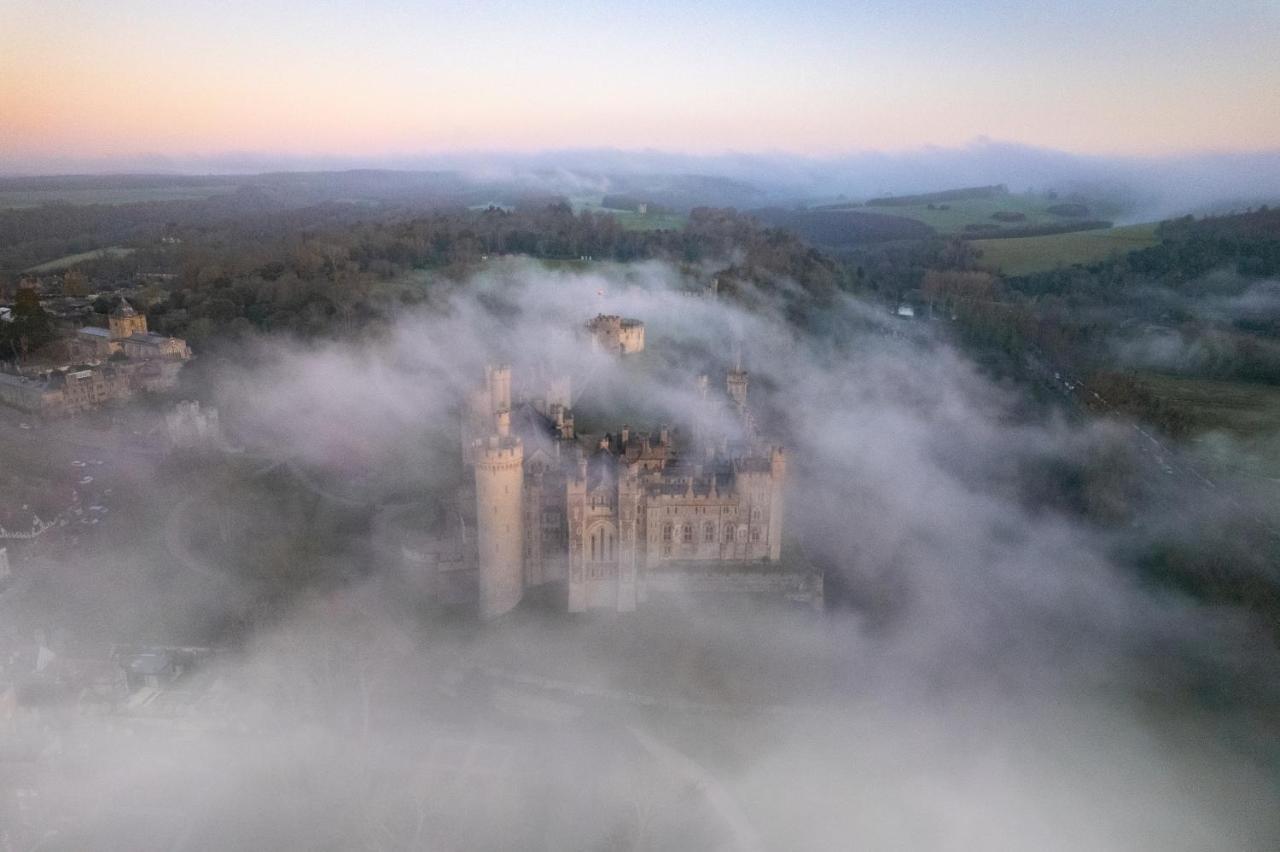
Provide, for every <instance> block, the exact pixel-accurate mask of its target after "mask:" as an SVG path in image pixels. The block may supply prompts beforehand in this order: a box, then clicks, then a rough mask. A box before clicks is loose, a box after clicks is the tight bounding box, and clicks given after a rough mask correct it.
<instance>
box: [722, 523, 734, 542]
mask: <svg viewBox="0 0 1280 852" xmlns="http://www.w3.org/2000/svg"><path fill="white" fill-rule="evenodd" d="M724 540H725V541H733V524H725V525H724Z"/></svg>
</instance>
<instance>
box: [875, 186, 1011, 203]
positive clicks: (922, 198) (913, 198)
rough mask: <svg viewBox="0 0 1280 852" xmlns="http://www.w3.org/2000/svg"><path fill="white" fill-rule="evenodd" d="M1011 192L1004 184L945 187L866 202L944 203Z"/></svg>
mask: <svg viewBox="0 0 1280 852" xmlns="http://www.w3.org/2000/svg"><path fill="white" fill-rule="evenodd" d="M1008 194H1009V187H1007V186H1005V185H1004V184H1002V183H1001V184H995V185H992V186H968V187H962V188H960V189H944V190H942V191H941V192H926V193H923V194H921V195H888V196H885V197H883V198H872V199H868V201H867V202H866V204H867V206H868V207H910V206H911V205H913V204H942V203H946V202H948V201H969V200H971V199H974V198H999V197H1000V196H1002V195H1008Z"/></svg>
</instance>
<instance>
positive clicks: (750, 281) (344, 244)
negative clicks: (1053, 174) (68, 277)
mask: <svg viewBox="0 0 1280 852" xmlns="http://www.w3.org/2000/svg"><path fill="white" fill-rule="evenodd" d="M172 251H173V255H174V257H173V262H174V264H175V265H176V267H177V269H178V276H177V279H176V280H175V281H174V282H173V283H172V284H171V285H169V286H167V287H164V288H160V289H159V290H158V291H157V292H156V293H155V294H154V299H153V300H152V302H151V304H150V306H149V308H148V313H149V316H150V319H151V322H152V324H153V325H154V326H155V327H156V328H158V329H159V330H161V331H163V332H165V333H169V334H175V335H179V336H183V337H186V338H187V339H189V340H191V341H192V342H193V343H196V344H197V345H200V346H205V345H207V344H209V343H216V341H217V340H218V339H219V338H223V337H227V336H231V337H235V336H238V335H240V334H244V333H247V332H250V331H254V330H257V331H264V332H279V331H286V332H289V333H293V334H299V335H304V336H312V335H326V334H335V333H338V334H341V333H350V332H355V331H358V330H360V329H362V328H365V327H367V326H370V325H373V324H378V323H381V322H384V321H386V320H387V319H389V318H390V317H391V316H392V315H393V314H394V313H395V312H396V311H397V310H398V309H399V308H400V306H401V305H403V304H404V303H407V302H408V303H412V302H416V301H420V300H423V299H425V298H427V297H428V295H429V293H428V292H427V291H426V290H424V289H423V286H424V285H423V284H422V283H421V282H423V281H426V280H435V281H438V282H439V281H455V282H456V281H461V280H463V279H464V278H465V276H466V274H467V273H469V272H471V271H473V270H474V269H476V268H477V267H478V266H479V265H480V264H482V263H484V262H485V261H486V260H487V259H489V258H492V257H495V256H501V255H521V256H528V257H533V258H542V259H550V260H565V259H568V260H578V259H582V258H591V259H595V260H612V261H619V262H626V261H634V260H646V259H661V260H666V261H670V262H672V263H676V264H689V263H699V262H704V261H723V260H725V259H732V261H731V262H730V263H729V265H727V266H725V267H724V268H722V269H721V271H720V273H719V275H718V276H717V277H718V278H719V279H720V283H721V292H722V294H723V295H725V296H726V297H728V298H742V299H745V298H750V297H751V295H752V294H754V293H755V292H757V290H758V288H759V287H765V288H771V285H772V284H774V283H775V282H776V281H778V280H779V279H787V280H789V281H792V282H795V283H797V284H799V285H800V286H799V288H798V290H797V288H777V292H779V294H780V295H779V298H782V299H784V300H785V301H786V305H785V307H786V308H787V309H788V310H789V311H792V312H793V317H794V318H795V319H796V320H797V321H803V319H804V316H805V314H806V312H807V311H810V310H816V309H817V307H816V306H819V305H821V304H822V303H823V301H824V300H825V299H827V298H829V297H830V296H831V294H833V293H834V292H836V290H837V289H838V288H839V287H840V286H841V277H842V270H841V268H840V267H839V266H838V265H837V264H836V263H834V262H833V261H832V260H830V259H829V258H826V257H825V256H823V255H822V254H821V253H820V252H818V251H816V250H814V249H812V248H810V247H809V246H807V245H805V244H804V243H803V242H802V241H801V240H800V239H799V238H797V237H796V236H795V235H793V234H790V233H788V232H785V231H782V230H779V229H775V228H766V227H762V226H761V225H760V224H759V223H758V222H756V221H755V220H753V219H751V218H750V217H746V216H742V215H740V214H737V213H735V212H733V211H731V210H719V209H712V208H699V209H695V210H694V211H693V212H692V213H691V215H690V217H689V221H688V224H687V225H686V227H685V228H683V229H681V230H679V231H628V230H625V229H623V228H621V227H620V226H619V225H618V222H617V220H616V219H614V218H613V217H612V216H610V215H607V214H601V213H589V212H584V213H574V212H573V210H572V209H571V208H570V207H569V206H568V205H567V204H563V203H558V204H551V205H546V206H543V207H538V208H533V209H517V210H506V209H501V208H497V207H491V208H489V209H486V210H481V211H472V210H456V211H449V212H444V211H441V212H436V213H429V214H426V215H417V216H412V217H406V218H388V217H386V216H384V215H380V216H378V217H376V218H374V219H372V220H370V221H359V222H355V223H340V224H335V225H333V226H331V227H304V228H296V227H290V226H288V225H287V223H286V224H284V225H280V226H277V227H274V228H264V227H255V228H252V229H244V228H243V227H241V226H238V225H237V226H228V227H226V228H215V229H208V230H204V231H201V232H199V233H196V232H194V231H191V230H189V231H187V232H186V237H185V238H184V240H183V242H182V243H181V244H179V245H177V246H174V247H173V249H172ZM121 262H124V261H113V263H115V264H117V266H118V264H119V263H121ZM424 271H426V272H431V273H435V274H434V275H433V276H428V277H427V278H424V277H423V276H421V275H417V276H414V275H412V274H411V273H415V272H424ZM406 280H414V281H416V282H419V283H418V284H416V285H415V286H407V285H405V283H404V282H405V281H406ZM748 285H750V286H748Z"/></svg>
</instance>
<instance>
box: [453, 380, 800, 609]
mask: <svg viewBox="0 0 1280 852" xmlns="http://www.w3.org/2000/svg"><path fill="white" fill-rule="evenodd" d="M709 384H710V383H709V381H708V379H707V377H706V376H702V377H700V378H699V382H698V391H699V393H700V394H701V395H702V398H703V400H704V401H705V402H706V403H707V404H708V405H711V406H713V405H721V406H723V407H724V412H723V413H724V414H725V415H726V417H727V418H728V419H729V420H730V422H734V421H736V424H737V425H739V426H740V427H741V428H740V429H737V430H735V431H734V435H735V437H734V438H733V439H732V440H730V439H729V438H728V437H727V436H724V435H716V434H713V433H712V432H711V430H709V429H707V428H705V427H701V426H697V427H695V428H694V430H693V433H694V434H693V435H692V436H691V438H690V440H688V441H687V442H685V441H680V442H677V440H676V439H675V436H674V435H673V433H672V432H671V430H669V429H667V428H663V429H661V430H659V431H657V432H656V433H641V432H634V431H632V430H631V429H630V428H628V427H627V426H623V427H622V428H620V429H619V430H617V431H616V432H612V433H607V434H604V435H583V434H578V433H577V432H576V431H575V429H574V419H573V413H572V411H571V409H570V403H571V399H570V394H569V381H568V379H563V378H560V379H554V380H550V381H546V382H543V383H541V385H540V386H537V387H536V388H535V392H534V393H533V394H531V395H529V396H528V397H527V398H525V399H523V400H521V401H520V402H515V401H513V399H512V391H511V388H512V375H511V369H510V367H507V366H491V367H489V368H487V369H486V371H485V380H484V383H483V384H482V385H481V386H480V387H478V388H476V389H475V390H474V391H473V392H472V393H471V394H470V395H469V397H468V399H467V401H466V404H465V406H464V412H463V423H462V433H463V453H464V458H465V459H466V460H467V462H468V463H470V464H471V465H472V466H473V468H474V473H475V511H476V515H475V533H476V548H477V553H478V557H477V573H478V587H479V609H480V613H481V615H482V616H483V617H485V618H491V617H494V616H498V615H501V614H503V613H504V612H507V611H509V610H511V609H512V608H513V607H515V606H516V605H517V604H518V603H519V602H520V600H521V597H522V595H523V594H524V591H525V590H526V589H528V588H532V587H537V586H544V585H554V587H556V588H560V587H563V588H564V590H565V604H566V606H567V608H568V610H569V611H570V612H582V611H585V610H588V609H596V608H607V609H613V610H617V611H623V612H625V611H631V610H634V609H635V608H636V607H637V605H639V604H640V603H642V602H643V601H644V600H645V598H646V596H647V594H648V592H649V590H650V588H651V587H653V586H654V585H655V583H661V582H663V581H664V579H670V578H672V577H678V576H681V575H688V574H692V573H699V572H701V573H703V574H705V573H706V569H709V568H715V569H719V570H718V571H717V572H716V576H724V575H728V574H732V573H733V571H734V570H735V569H740V570H742V571H745V572H747V573H749V574H752V576H760V574H761V571H760V569H761V567H768V566H770V565H776V563H777V562H778V559H779V557H780V555H781V547H782V525H783V489H784V483H785V480H786V467H787V466H786V457H785V454H784V452H783V450H782V448H780V447H777V446H770V445H768V444H766V443H764V442H762V441H761V440H760V439H759V438H758V436H757V435H756V434H755V426H754V420H753V418H752V416H751V414H750V411H749V409H748V406H747V386H748V377H747V374H746V372H744V371H742V370H740V369H735V370H733V371H731V372H730V373H729V374H728V377H727V379H726V383H725V396H724V399H723V400H721V401H717V399H715V398H712V396H711V394H710V391H709ZM753 566H754V568H753ZM818 595H819V596H820V591H819V592H818Z"/></svg>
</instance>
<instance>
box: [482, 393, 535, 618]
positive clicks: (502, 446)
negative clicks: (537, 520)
mask: <svg viewBox="0 0 1280 852" xmlns="http://www.w3.org/2000/svg"><path fill="white" fill-rule="evenodd" d="M504 414H505V412H504ZM509 425H510V419H509V415H507V416H500V417H499V418H498V426H499V429H500V431H501V432H506V433H507V434H500V435H495V436H492V437H489V438H486V439H483V440H479V441H476V442H475V445H474V446H473V448H472V455H473V457H474V460H475V467H476V544H477V549H478V552H479V561H478V564H477V568H478V571H479V580H480V617H481V618H495V617H497V616H499V615H502V614H503V613H505V612H508V611H510V610H512V609H514V608H515V606H516V604H518V603H520V598H521V597H522V596H523V594H524V560H523V556H524V551H523V547H524V505H523V496H524V445H523V444H522V443H521V442H520V439H519V438H515V437H512V436H511V435H510V430H509V428H507V427H509Z"/></svg>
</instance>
